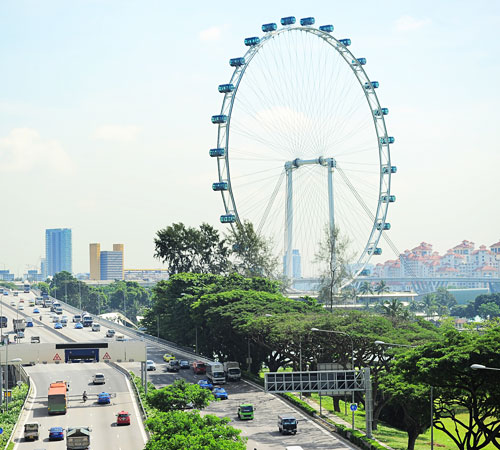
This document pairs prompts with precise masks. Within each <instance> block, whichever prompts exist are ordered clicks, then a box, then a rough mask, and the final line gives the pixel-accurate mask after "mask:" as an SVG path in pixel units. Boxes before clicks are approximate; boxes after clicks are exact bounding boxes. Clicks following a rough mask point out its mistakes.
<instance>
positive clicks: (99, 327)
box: [92, 323, 101, 331]
mask: <svg viewBox="0 0 500 450" xmlns="http://www.w3.org/2000/svg"><path fill="white" fill-rule="evenodd" d="M92 331H101V325H99V324H98V323H93V324H92Z"/></svg>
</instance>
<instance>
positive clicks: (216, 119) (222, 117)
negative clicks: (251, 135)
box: [212, 114, 227, 123]
mask: <svg viewBox="0 0 500 450" xmlns="http://www.w3.org/2000/svg"><path fill="white" fill-rule="evenodd" d="M226 122H227V116H226V115H225V114H217V115H215V116H212V123H226Z"/></svg>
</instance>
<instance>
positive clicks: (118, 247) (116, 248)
mask: <svg viewBox="0 0 500 450" xmlns="http://www.w3.org/2000/svg"><path fill="white" fill-rule="evenodd" d="M113 251H114V252H121V253H122V276H121V278H120V280H123V278H124V276H123V260H124V254H123V244H113Z"/></svg>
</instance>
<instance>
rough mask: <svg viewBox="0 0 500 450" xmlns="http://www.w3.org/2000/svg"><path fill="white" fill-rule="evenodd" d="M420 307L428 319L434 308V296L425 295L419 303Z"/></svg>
mask: <svg viewBox="0 0 500 450" xmlns="http://www.w3.org/2000/svg"><path fill="white" fill-rule="evenodd" d="M420 307H421V308H422V309H423V311H424V312H425V316H426V317H427V318H429V317H430V315H431V313H432V312H433V311H434V310H435V307H436V298H435V296H434V294H425V295H424V298H423V299H422V301H421V302H420Z"/></svg>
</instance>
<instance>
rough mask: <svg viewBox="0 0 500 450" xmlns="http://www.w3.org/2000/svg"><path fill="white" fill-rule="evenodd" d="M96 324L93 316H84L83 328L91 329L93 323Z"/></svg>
mask: <svg viewBox="0 0 500 450" xmlns="http://www.w3.org/2000/svg"><path fill="white" fill-rule="evenodd" d="M93 322H94V319H92V316H83V322H82V323H83V326H84V327H91V326H92V323H93Z"/></svg>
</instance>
